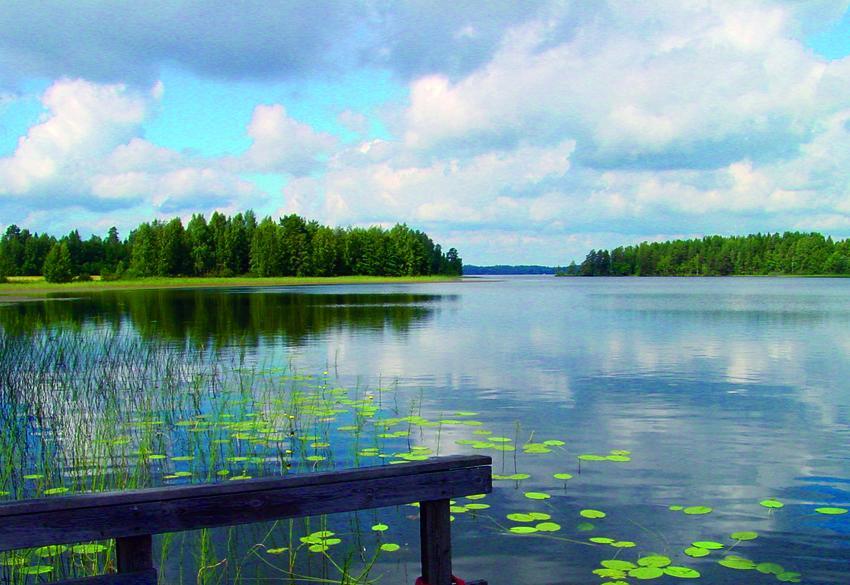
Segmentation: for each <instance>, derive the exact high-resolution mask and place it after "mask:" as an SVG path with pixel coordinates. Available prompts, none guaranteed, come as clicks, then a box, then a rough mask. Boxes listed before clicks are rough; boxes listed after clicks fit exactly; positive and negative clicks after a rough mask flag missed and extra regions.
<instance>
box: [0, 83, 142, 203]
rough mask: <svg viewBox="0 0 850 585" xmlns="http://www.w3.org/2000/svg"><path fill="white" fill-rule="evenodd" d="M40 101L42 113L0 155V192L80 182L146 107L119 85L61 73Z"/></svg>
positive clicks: (14, 192)
mask: <svg viewBox="0 0 850 585" xmlns="http://www.w3.org/2000/svg"><path fill="white" fill-rule="evenodd" d="M42 102H43V104H44V106H45V108H47V110H48V114H46V118H45V119H44V120H43V121H42V122H40V123H39V124H36V125H35V126H33V127H32V128H30V130H29V132H28V133H27V135H26V136H22V137H21V138H20V139H19V141H18V146H17V148H16V149H15V152H14V154H13V155H12V156H10V157H7V158H3V159H0V195H7V196H8V195H18V196H19V195H24V194H29V193H31V192H38V191H43V190H46V189H69V188H70V189H75V188H80V184H81V183H82V182H84V180H85V175H86V173H87V170H88V169H89V168H90V167H91V166H92V163H93V161H96V160H98V159H99V158H101V157H104V156H106V155H108V154H109V152H110V151H111V150H112V149H114V148H115V147H116V146H118V145H120V144H122V143H124V142H125V141H127V140H128V139H129V138H130V137H131V136H132V135H133V134H134V133H135V132H136V131H137V130H138V127H139V125H140V124H141V122H142V120H143V119H144V116H145V111H146V108H147V103H146V101H145V99H144V98H142V97H140V96H138V95H136V94H134V93H132V92H130V91H128V90H127V88H126V87H124V86H123V85H96V84H92V83H88V82H86V81H83V80H67V79H66V80H60V81H57V82H56V83H54V84H53V85H52V86H51V87H50V88H49V89H48V90H47V91H46V92H45V93H44V95H43V96H42Z"/></svg>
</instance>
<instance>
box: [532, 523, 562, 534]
mask: <svg viewBox="0 0 850 585" xmlns="http://www.w3.org/2000/svg"><path fill="white" fill-rule="evenodd" d="M535 528H536V529H537V530H538V531H540V532H557V531H559V530H560V529H561V525H560V524H558V523H556V522H541V523H540V524H537V525H536V526H535Z"/></svg>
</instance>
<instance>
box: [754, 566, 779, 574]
mask: <svg viewBox="0 0 850 585" xmlns="http://www.w3.org/2000/svg"><path fill="white" fill-rule="evenodd" d="M756 571H758V572H759V573H764V574H765V575H779V574H781V573H784V572H785V568H784V567H783V566H782V565H780V564H777V563H759V564H757V565H756Z"/></svg>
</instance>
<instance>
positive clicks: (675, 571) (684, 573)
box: [664, 566, 700, 579]
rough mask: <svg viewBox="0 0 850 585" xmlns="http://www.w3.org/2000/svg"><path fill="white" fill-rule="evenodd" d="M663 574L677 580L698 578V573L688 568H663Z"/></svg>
mask: <svg viewBox="0 0 850 585" xmlns="http://www.w3.org/2000/svg"><path fill="white" fill-rule="evenodd" d="M664 574H666V575H670V576H671V577H678V578H679V579H697V578H699V576H700V573H699V571H697V570H695V569H691V568H690V567H673V566H671V567H664Z"/></svg>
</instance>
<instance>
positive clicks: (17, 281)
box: [0, 276, 461, 302]
mask: <svg viewBox="0 0 850 585" xmlns="http://www.w3.org/2000/svg"><path fill="white" fill-rule="evenodd" d="M460 280H461V277H457V276H329V277H315V276H304V277H298V276H289V277H269V278H252V277H176V278H165V277H163V278H135V279H128V280H112V281H103V280H92V281H88V282H67V283H49V282H45V281H44V279H43V278H41V277H9V281H10V282H8V283H3V284H0V302H14V301H12V300H11V299H15V300H31V299H32V297H37V296H41V295H45V294H48V293H56V292H69V293H70V292H74V293H76V292H100V291H107V290H152V289H167V288H229V287H263V286H320V285H334V284H427V283H440V282H459V281H460Z"/></svg>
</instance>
